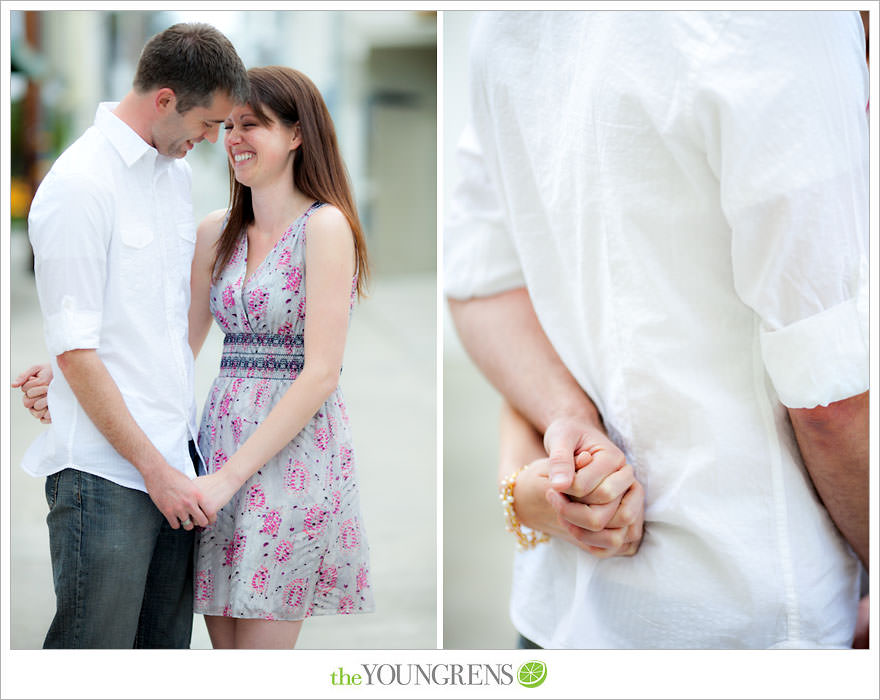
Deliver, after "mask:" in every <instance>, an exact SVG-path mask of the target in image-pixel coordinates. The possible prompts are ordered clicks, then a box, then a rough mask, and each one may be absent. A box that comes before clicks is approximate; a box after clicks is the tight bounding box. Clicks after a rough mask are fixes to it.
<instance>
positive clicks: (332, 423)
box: [327, 416, 336, 438]
mask: <svg viewBox="0 0 880 700" xmlns="http://www.w3.org/2000/svg"><path fill="white" fill-rule="evenodd" d="M327 430H328V432H329V433H330V437H331V438H332V437H333V436H334V435H336V419H335V418H334V417H333V416H327Z"/></svg>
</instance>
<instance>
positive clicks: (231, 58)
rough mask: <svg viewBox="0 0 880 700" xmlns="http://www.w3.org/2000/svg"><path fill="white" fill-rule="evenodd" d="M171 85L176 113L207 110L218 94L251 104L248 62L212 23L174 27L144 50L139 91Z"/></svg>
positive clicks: (136, 85)
mask: <svg viewBox="0 0 880 700" xmlns="http://www.w3.org/2000/svg"><path fill="white" fill-rule="evenodd" d="M163 87H168V88H171V89H172V90H174V94H175V95H176V97H177V111H178V112H180V113H183V112H186V111H188V110H190V109H192V108H193V107H206V106H208V105H209V104H210V102H211V98H212V96H213V94H214V92H216V91H217V90H220V91H222V92H225V93H227V94H228V95H229V97H230V98H231V99H232V100H233V101H234V102H236V103H243V102H245V101H247V97H248V82H247V72H246V71H245V68H244V64H243V63H242V62H241V59H240V58H239V57H238V54H237V53H236V51H235V47H233V46H232V42H230V41H229V39H227V38H226V37H225V36H224V35H223V34H222V33H220V32H219V31H218V30H217V29H215V28H214V27H212V26H211V25H210V24H202V23H193V24H189V23H182V24H175V25H174V26H172V27H169V28H168V29H166V30H165V31H163V32H160V33H159V34H156V36H154V37H153V38H152V39H150V40H149V41H148V42H147V44H146V46H144V50H143V51H142V52H141V57H140V60H139V61H138V66H137V72H136V73H135V77H134V88H135V90H137V91H138V92H146V91H148V90H152V89H155V88H163Z"/></svg>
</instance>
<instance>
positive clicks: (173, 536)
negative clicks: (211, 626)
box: [43, 469, 195, 649]
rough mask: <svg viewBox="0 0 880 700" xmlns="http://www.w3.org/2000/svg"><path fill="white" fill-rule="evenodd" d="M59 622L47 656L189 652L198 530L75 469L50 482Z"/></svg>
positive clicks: (137, 494)
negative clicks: (54, 652) (171, 521)
mask: <svg viewBox="0 0 880 700" xmlns="http://www.w3.org/2000/svg"><path fill="white" fill-rule="evenodd" d="M46 500H47V501H48V503H49V515H48V516H47V517H46V523H47V524H48V525H49V548H50V550H51V555H52V575H53V578H54V582H55V598H56V603H57V607H56V611H55V618H54V619H53V620H52V625H51V626H50V628H49V632H48V634H47V635H46V640H45V642H44V643H43V648H44V649H73V648H77V649H132V648H141V649H187V648H189V644H190V637H191V634H192V617H193V607H192V604H193V583H192V572H193V546H194V542H195V530H190V531H189V532H187V531H186V530H184V529H183V528H180V529H178V530H173V529H171V527H170V526H169V525H168V522H167V521H166V520H165V517H164V516H163V515H162V513H160V512H159V510H158V509H157V508H156V506H155V505H154V504H153V501H152V500H151V499H150V497H149V496H148V495H147V494H146V493H144V492H143V491H138V490H136V489H129V488H125V487H124V486H119V485H118V484H115V483H113V482H112V481H108V480H107V479H102V478H101V477H99V476H94V475H93V474H87V473H86V472H81V471H78V470H76V469H65V470H63V471H61V472H58V473H57V474H52V475H51V476H49V477H47V478H46Z"/></svg>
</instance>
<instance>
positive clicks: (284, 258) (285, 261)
mask: <svg viewBox="0 0 880 700" xmlns="http://www.w3.org/2000/svg"><path fill="white" fill-rule="evenodd" d="M288 265H290V248H285V249H284V250H282V251H281V255H279V256H278V267H287V266H288Z"/></svg>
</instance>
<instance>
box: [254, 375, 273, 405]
mask: <svg viewBox="0 0 880 700" xmlns="http://www.w3.org/2000/svg"><path fill="white" fill-rule="evenodd" d="M269 387H270V384H269V380H268V379H261V380H260V381H259V382H257V385H256V386H255V387H254V389H253V391H252V392H251V406H252V407H253V408H255V409H258V408H262V407H263V404H264V403H266V398H267V397H268V396H269Z"/></svg>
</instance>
